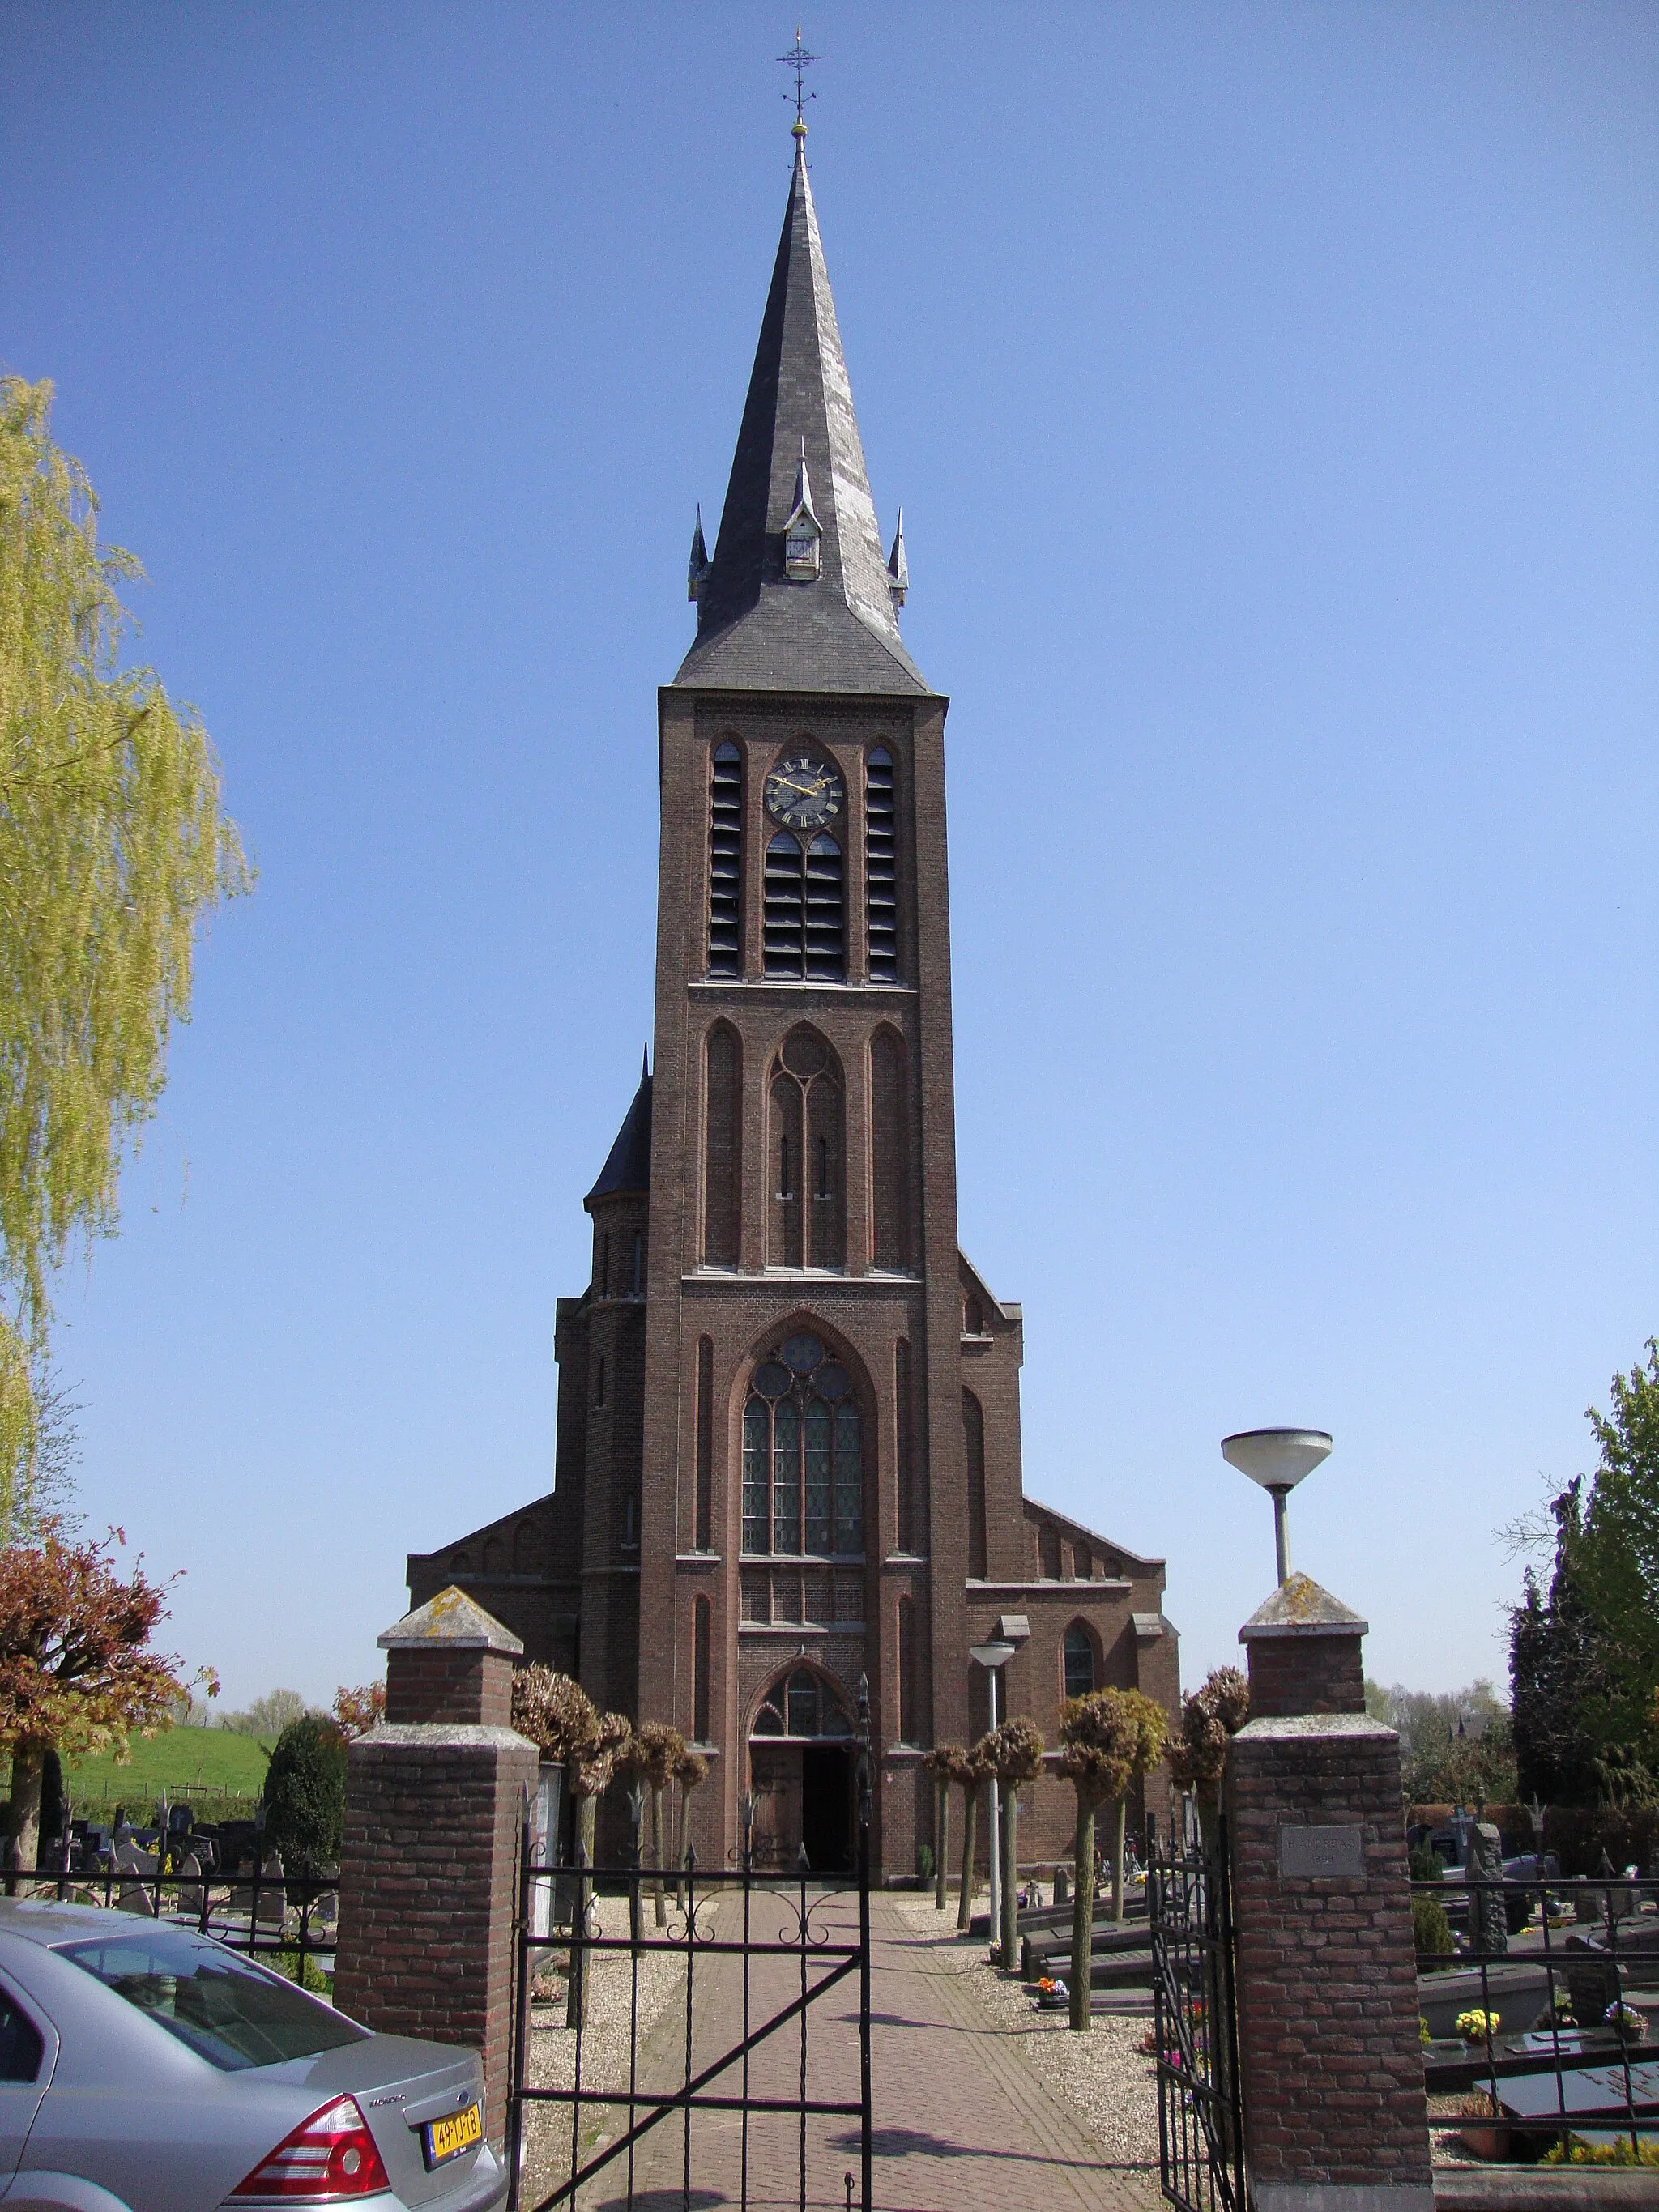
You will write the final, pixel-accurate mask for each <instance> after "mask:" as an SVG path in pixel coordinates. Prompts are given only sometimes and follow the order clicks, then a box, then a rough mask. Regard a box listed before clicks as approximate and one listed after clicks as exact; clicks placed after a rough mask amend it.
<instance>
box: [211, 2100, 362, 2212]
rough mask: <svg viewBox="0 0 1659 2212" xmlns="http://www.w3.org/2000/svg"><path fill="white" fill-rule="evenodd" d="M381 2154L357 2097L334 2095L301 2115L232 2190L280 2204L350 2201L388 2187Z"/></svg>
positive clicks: (238, 2194)
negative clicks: (305, 2117)
mask: <svg viewBox="0 0 1659 2212" xmlns="http://www.w3.org/2000/svg"><path fill="white" fill-rule="evenodd" d="M391 2186H392V2184H391V2183H390V2182H389V2181H388V2180H387V2179H386V2168H385V2166H383V2165H382V2164H381V2162H380V2152H379V2151H378V2150H377V2149H376V2148H375V2147H374V2136H372V2135H370V2133H369V2131H368V2121H367V2120H366V2119H365V2118H363V2115H362V2109H361V2107H360V2106H359V2105H358V2103H357V2100H356V2098H355V2097H336V2098H335V2099H334V2100H332V2102H331V2103H330V2104H326V2105H324V2106H321V2107H320V2109H319V2110H318V2111H317V2112H313V2114H312V2116H311V2118H309V2119H308V2120H302V2121H301V2123H300V2125H299V2126H298V2127H297V2128H295V2130H294V2132H293V2134H292V2135H291V2136H285V2137H284V2138H283V2141H282V2142H279V2143H278V2144H277V2146H276V2149H275V2150H274V2151H272V2152H271V2154H270V2157H269V2158H264V2159H261V2160H260V2161H259V2163H258V2166H255V2167H254V2169H253V2171H252V2173H250V2174H249V2176H248V2178H247V2179H246V2181H242V2182H239V2183H238V2184H237V2185H236V2187H235V2188H234V2190H233V2191H231V2202H232V2203H235V2202H236V2200H237V2198H238V2197H240V2198H242V2199H243V2200H244V2201H246V2199H248V2198H249V2197H260V2198H264V2199H267V2200H270V2201H274V2202H275V2203H279V2204H349V2203H350V2202H351V2199H352V2198H353V2197H373V2196H374V2194H375V2192H376V2191H378V2190H382V2189H390V2188H391Z"/></svg>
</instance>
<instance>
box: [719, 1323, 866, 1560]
mask: <svg viewBox="0 0 1659 2212" xmlns="http://www.w3.org/2000/svg"><path fill="white" fill-rule="evenodd" d="M743 1548H744V1551H745V1552H750V1553H757V1554H764V1553H785V1554H795V1555H799V1554H800V1553H810V1554H811V1555H813V1556H815V1557H817V1558H820V1559H829V1558H849V1557H856V1556H857V1555H858V1554H859V1553H860V1552H862V1550H863V1549H864V1424H863V1419H862V1417H861V1416H860V1413H859V1409H858V1407H857V1405H856V1404H855V1403H854V1399H853V1380H852V1377H851V1376H849V1375H848V1372H847V1370H846V1369H845V1368H844V1367H843V1366H842V1365H841V1364H840V1363H839V1362H838V1361H837V1360H836V1358H834V1356H833V1355H832V1354H831V1353H830V1352H828V1351H826V1350H825V1348H824V1346H823V1345H822V1344H820V1343H819V1341H818V1340H817V1337H815V1336H808V1335H805V1334H801V1335H798V1336H792V1337H789V1338H788V1339H787V1340H786V1341H785V1342H784V1343H783V1344H781V1345H780V1346H778V1347H777V1348H776V1349H775V1351H773V1352H770V1353H769V1355H768V1356H767V1358H764V1359H763V1360H762V1361H761V1362H760V1364H758V1365H757V1368H756V1370H755V1372H754V1376H753V1377H752V1379H751V1381H750V1390H749V1399H748V1402H747V1403H746V1404H745V1406H744V1409H743Z"/></svg>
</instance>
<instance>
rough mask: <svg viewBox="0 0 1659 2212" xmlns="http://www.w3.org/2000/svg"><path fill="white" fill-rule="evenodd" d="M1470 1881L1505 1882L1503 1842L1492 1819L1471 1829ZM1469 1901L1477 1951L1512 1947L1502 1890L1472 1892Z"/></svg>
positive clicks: (1470, 1927)
mask: <svg viewBox="0 0 1659 2212" xmlns="http://www.w3.org/2000/svg"><path fill="white" fill-rule="evenodd" d="M1468 1876H1469V1879H1470V1881H1502V1880H1503V1879H1504V1839H1503V1838H1502V1837H1501V1836H1500V1835H1499V1834H1498V1831H1497V1829H1496V1828H1494V1827H1493V1826H1492V1822H1491V1821H1490V1820H1478V1821H1476V1822H1475V1824H1474V1826H1473V1827H1472V1828H1471V1829H1470V1830H1469V1863H1468ZM1468 1898H1469V1934H1470V1936H1471V1937H1472V1938H1473V1940H1474V1948H1475V1949H1476V1950H1477V1951H1486V1952H1494V1951H1499V1952H1501V1951H1507V1950H1508V1949H1509V1948H1510V1928H1509V1922H1508V1920H1507V1918H1506V1917H1505V1916H1504V1893H1503V1891H1502V1890H1501V1889H1472V1890H1470V1892H1469V1893H1468Z"/></svg>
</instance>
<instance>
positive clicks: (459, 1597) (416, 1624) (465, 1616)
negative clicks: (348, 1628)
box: [374, 1583, 524, 1659]
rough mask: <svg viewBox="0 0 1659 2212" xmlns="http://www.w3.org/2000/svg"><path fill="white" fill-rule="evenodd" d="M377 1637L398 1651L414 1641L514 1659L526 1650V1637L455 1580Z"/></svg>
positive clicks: (388, 1648)
mask: <svg viewBox="0 0 1659 2212" xmlns="http://www.w3.org/2000/svg"><path fill="white" fill-rule="evenodd" d="M374 1641H375V1643H376V1644H379V1646H380V1650H382V1651H396V1650H399V1649H401V1648H402V1647H403V1646H404V1645H405V1644H447V1645H448V1646H449V1648H450V1649H451V1650H453V1651H505V1652H506V1653H507V1655H508V1656H509V1657H511V1658H513V1659H517V1658H520V1657H521V1656H523V1652H524V1639H523V1638H522V1637H518V1636H515V1635H514V1634H513V1632H512V1630H511V1629H510V1628H503V1627H502V1626H501V1622H500V1621H499V1620H496V1618H495V1614H494V1613H486V1612H485V1611H484V1609H483V1607H482V1606H481V1605H475V1604H474V1602H473V1601H472V1600H471V1598H470V1597H469V1596H468V1595H467V1594H466V1592H465V1590H464V1589H456V1587H455V1585H454V1583H451V1584H450V1585H449V1587H448V1589H441V1590H440V1591H439V1592H438V1595H437V1596H436V1597H431V1598H428V1600H427V1601H426V1603H425V1604H424V1605H422V1606H419V1607H416V1610H415V1611H414V1612H413V1613H405V1614H404V1617H403V1619H402V1620H394V1621H393V1622H392V1626H391V1627H390V1628H388V1629H386V1631H385V1632H384V1633H383V1634H381V1635H380V1636H377V1637H376V1638H375V1639H374Z"/></svg>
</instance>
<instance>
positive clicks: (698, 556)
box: [685, 504, 708, 601]
mask: <svg viewBox="0 0 1659 2212" xmlns="http://www.w3.org/2000/svg"><path fill="white" fill-rule="evenodd" d="M707 582H708V546H707V545H706V544H704V542H703V535H702V505H701V504H699V506H698V507H697V526H696V529H695V530H694V531H693V532H691V558H690V561H688V562H687V563H686V566H685V596H686V598H687V599H690V600H693V601H696V600H697V599H701V598H702V587H703V586H704V585H705V584H706V583H707Z"/></svg>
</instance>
